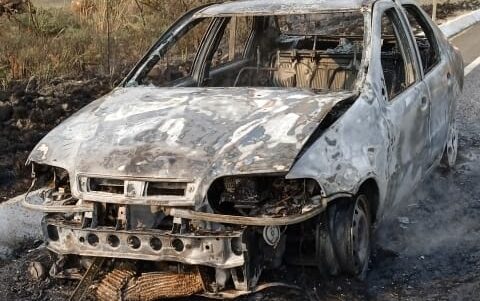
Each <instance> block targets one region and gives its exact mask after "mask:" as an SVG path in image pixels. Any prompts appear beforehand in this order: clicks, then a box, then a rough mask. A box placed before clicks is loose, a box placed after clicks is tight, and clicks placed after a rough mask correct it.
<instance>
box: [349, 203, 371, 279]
mask: <svg viewBox="0 0 480 301" xmlns="http://www.w3.org/2000/svg"><path fill="white" fill-rule="evenodd" d="M365 202H366V199H365V197H364V196H359V197H358V199H357V201H356V202H355V208H354V211H353V217H352V218H353V220H352V229H351V238H352V252H353V264H354V266H355V270H356V271H357V273H358V274H362V273H364V271H366V268H367V266H368V260H369V257H370V223H369V217H368V214H367V212H366V210H365V208H366V204H365Z"/></svg>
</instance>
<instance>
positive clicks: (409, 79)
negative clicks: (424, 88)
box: [381, 8, 416, 99]
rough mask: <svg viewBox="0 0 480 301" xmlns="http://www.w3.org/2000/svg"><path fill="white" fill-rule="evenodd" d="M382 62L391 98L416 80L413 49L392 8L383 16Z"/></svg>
mask: <svg viewBox="0 0 480 301" xmlns="http://www.w3.org/2000/svg"><path fill="white" fill-rule="evenodd" d="M381 24H382V37H381V63H382V69H383V75H384V79H385V85H386V88H387V93H388V96H389V99H393V98H394V97H395V96H397V95H399V94H400V93H402V92H403V91H405V90H406V89H407V88H408V87H410V86H411V85H412V84H414V83H415V82H416V74H415V69H414V65H413V55H412V51H411V49H410V47H409V45H408V43H407V41H408V40H407V37H406V34H405V32H404V30H403V28H402V25H401V22H400V19H399V18H398V15H397V13H396V11H395V9H393V8H391V9H388V10H386V11H385V13H384V14H383V16H382V23H381Z"/></svg>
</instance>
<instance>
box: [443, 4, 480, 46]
mask: <svg viewBox="0 0 480 301" xmlns="http://www.w3.org/2000/svg"><path fill="white" fill-rule="evenodd" d="M478 22H480V9H477V10H474V11H472V12H469V13H467V14H464V15H461V16H458V17H456V18H455V19H452V20H450V21H447V22H445V23H444V24H442V25H440V26H439V27H440V29H441V30H442V32H443V34H444V35H445V36H446V37H447V38H448V39H451V38H453V37H455V36H456V35H458V34H460V33H462V32H463V31H465V30H467V29H469V28H470V27H472V26H473V25H475V24H477V23H478Z"/></svg>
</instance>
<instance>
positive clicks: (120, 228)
mask: <svg viewBox="0 0 480 301" xmlns="http://www.w3.org/2000/svg"><path fill="white" fill-rule="evenodd" d="M462 85H463V63H462V59H461V57H460V55H459V54H458V51H456V50H454V49H453V48H452V46H451V45H450V44H449V43H448V41H447V40H446V39H445V38H444V36H443V34H442V33H441V31H440V30H439V29H438V27H437V26H436V25H434V24H433V23H432V22H431V20H429V18H428V16H427V15H426V14H425V13H424V12H423V11H422V10H421V9H420V8H419V7H418V6H417V4H416V3H415V2H414V1H410V0H402V1H390V0H378V1H374V0H372V1H359V0H336V1H328V0H325V1H322V0H315V1H313V0H300V1H298V0H297V1H290V0H285V1H279V0H278V1H277V0H270V1H263V0H251V1H235V2H226V3H223V4H213V5H207V6H204V7H199V8H197V9H194V10H193V11H190V12H188V13H187V14H185V15H184V16H183V17H181V18H180V19H179V20H178V21H177V22H176V23H175V24H173V26H172V27H171V28H170V29H169V30H168V31H167V32H166V33H165V34H164V35H163V36H162V37H161V38H160V40H159V41H158V42H157V43H156V44H155V45H154V46H153V47H152V49H151V50H150V51H149V53H148V54H147V55H146V56H145V57H144V58H143V59H142V60H141V61H140V62H139V63H138V65H137V66H136V67H135V68H134V69H133V70H132V72H131V73H130V75H129V76H128V77H127V78H126V79H125V80H124V82H123V84H122V85H121V86H120V87H119V88H117V89H115V90H114V91H113V92H112V93H110V94H109V95H107V96H105V97H103V98H101V99H99V100H97V101H94V102H93V103H91V104H90V105H88V106H86V107H85V108H83V109H82V110H80V111H79V112H77V113H76V114H75V115H73V116H72V117H70V118H69V119H68V120H66V121H65V122H63V123H62V124H61V125H60V126H58V127H57V128H56V129H54V130H53V131H52V132H50V133H49V134H48V135H47V136H46V137H45V138H44V139H43V140H42V141H41V142H40V143H39V144H38V145H37V147H36V148H35V149H34V150H33V152H32V153H31V155H30V157H29V162H30V163H32V165H33V169H34V174H35V173H36V174H38V173H39V171H42V172H43V171H45V170H47V171H49V172H50V174H49V175H50V179H51V180H50V181H49V182H48V183H47V184H46V187H44V188H43V190H42V192H41V193H40V194H39V195H33V194H28V195H27V197H26V201H25V205H26V206H28V207H30V208H34V209H39V210H42V211H44V212H45V213H46V214H45V218H44V221H43V230H44V234H45V239H46V243H47V245H48V248H49V249H50V250H51V251H53V252H54V253H57V254H59V255H60V258H61V260H60V261H61V263H57V265H56V269H55V271H56V272H55V273H57V274H62V273H63V274H62V275H64V276H65V275H66V273H65V272H64V270H65V269H66V268H65V267H63V265H64V266H67V263H66V262H76V263H78V264H80V263H82V259H88V258H91V257H106V258H117V259H124V260H125V261H132V262H134V261H146V262H148V263H149V264H147V266H148V267H149V268H148V269H147V270H148V271H150V272H158V271H160V272H162V271H163V272H166V271H171V270H172V269H174V270H175V271H176V273H180V274H182V273H183V274H182V275H185V273H193V274H194V275H200V276H201V281H200V282H201V283H202V284H201V285H200V286H199V287H198V289H194V290H187V291H188V294H191V293H201V294H205V295H209V296H223V297H228V296H236V295H238V294H241V293H247V292H250V291H253V290H255V288H256V287H257V284H258V280H259V277H260V275H261V273H262V271H263V269H265V268H276V267H278V266H279V265H280V264H281V263H282V262H283V261H288V262H291V263H298V264H313V265H316V266H318V267H319V269H320V270H321V271H322V272H323V273H324V274H329V275H331V274H338V273H347V274H349V275H352V276H356V277H360V278H362V277H363V276H365V273H366V271H367V267H368V261H369V253H370V236H371V235H370V234H371V227H372V224H373V223H375V221H377V220H378V219H380V218H381V217H382V216H383V213H384V212H385V210H386V209H388V208H389V207H391V206H392V205H394V204H395V203H397V202H400V201H402V200H403V199H405V197H406V196H407V195H408V194H410V193H411V192H412V190H413V189H414V187H415V185H416V184H417V183H419V182H420V181H421V179H422V178H423V177H424V176H425V174H427V173H428V171H429V170H430V169H431V168H432V167H433V166H435V165H436V164H437V163H439V162H443V163H445V164H446V165H447V166H453V164H454V163H455V157H456V147H457V141H456V139H457V134H456V130H455V122H454V117H453V116H454V109H455V99H456V98H457V96H458V95H459V94H460V92H461V89H462ZM37 178H39V177H35V181H34V185H32V187H35V185H38V183H39V182H40V180H37ZM38 198H40V199H41V202H42V203H41V204H36V203H35V199H37V201H38ZM72 258H76V259H75V260H74V259H72ZM298 258H302V259H304V260H302V262H300V260H298ZM62 267H63V268H64V269H63V270H62ZM135 269H137V270H138V269H139V268H138V264H137V266H136V268H135ZM148 271H147V272H148ZM179 271H180V272H179ZM192 271H193V272H192ZM135 273H137V275H138V273H140V272H138V271H137V272H135ZM129 275H130V276H129V277H133V276H132V275H133V274H129ZM197 280H198V279H197ZM197 280H196V281H197ZM197 282H198V281H197ZM197 282H196V283H197ZM122 283H123V285H125V283H126V282H125V283H124V282H122ZM119 289H120V288H119ZM228 292H230V293H231V294H230V295H228Z"/></svg>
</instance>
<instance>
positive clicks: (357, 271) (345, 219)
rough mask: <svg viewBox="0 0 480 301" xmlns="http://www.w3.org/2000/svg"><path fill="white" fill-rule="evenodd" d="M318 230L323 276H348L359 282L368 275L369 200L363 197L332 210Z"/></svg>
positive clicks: (345, 202)
mask: <svg viewBox="0 0 480 301" xmlns="http://www.w3.org/2000/svg"><path fill="white" fill-rule="evenodd" d="M323 223H324V224H325V225H326V226H327V227H322V222H321V223H320V226H319V230H317V246H316V248H317V263H318V266H319V269H320V272H321V273H322V275H330V276H331V275H337V274H340V273H341V274H346V275H348V276H352V277H356V278H358V279H360V280H363V279H365V277H366V275H367V271H368V263H369V260H370V250H371V246H370V245H371V228H372V227H371V218H370V211H369V204H368V199H367V197H366V196H365V195H363V194H361V195H358V196H356V197H355V198H353V199H342V200H339V201H337V202H336V203H335V204H332V205H331V206H329V208H328V210H327V212H326V214H325V216H324V217H323Z"/></svg>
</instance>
